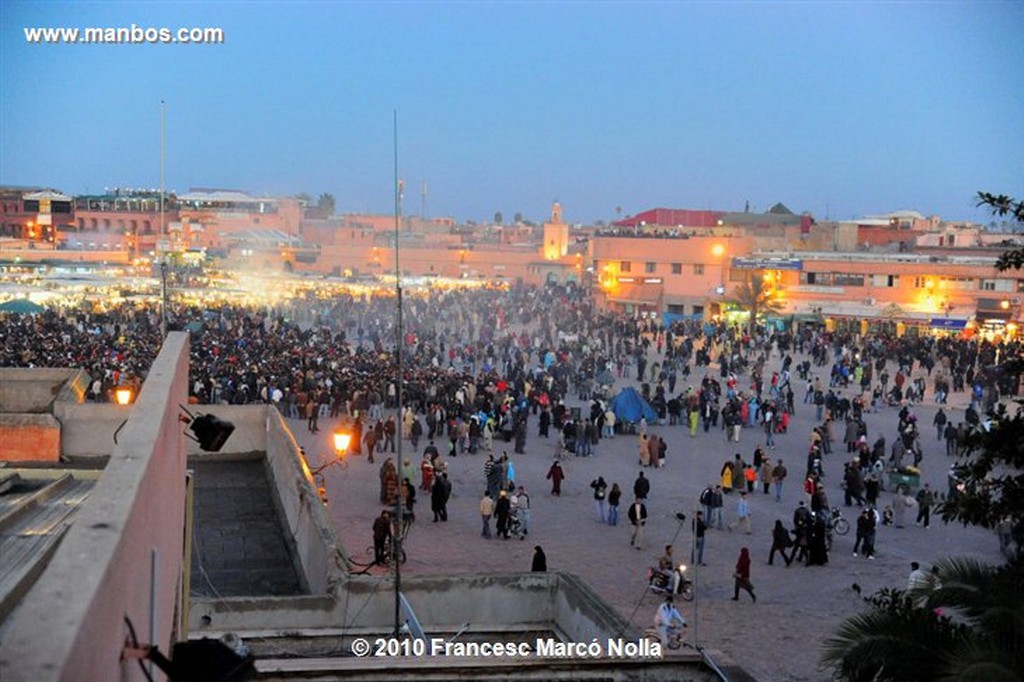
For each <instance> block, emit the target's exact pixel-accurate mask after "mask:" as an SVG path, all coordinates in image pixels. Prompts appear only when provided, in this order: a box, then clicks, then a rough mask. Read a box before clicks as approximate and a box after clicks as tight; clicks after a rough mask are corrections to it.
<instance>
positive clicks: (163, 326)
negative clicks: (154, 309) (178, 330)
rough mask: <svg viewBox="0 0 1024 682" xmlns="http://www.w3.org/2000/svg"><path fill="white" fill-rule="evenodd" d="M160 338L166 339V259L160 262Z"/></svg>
mask: <svg viewBox="0 0 1024 682" xmlns="http://www.w3.org/2000/svg"><path fill="white" fill-rule="evenodd" d="M165 257H166V256H165ZM160 338H161V339H165V340H166V339H167V261H166V260H164V261H161V262H160Z"/></svg>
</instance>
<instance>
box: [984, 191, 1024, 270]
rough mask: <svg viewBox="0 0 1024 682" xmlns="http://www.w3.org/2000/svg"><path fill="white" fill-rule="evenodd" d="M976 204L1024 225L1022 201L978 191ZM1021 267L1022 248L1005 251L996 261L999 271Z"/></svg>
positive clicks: (1022, 259) (1022, 260)
mask: <svg viewBox="0 0 1024 682" xmlns="http://www.w3.org/2000/svg"><path fill="white" fill-rule="evenodd" d="M977 205H978V206H988V207H989V208H990V209H991V210H992V214H993V215H997V216H1000V217H1005V216H1010V218H1011V219H1013V220H1014V221H1016V222H1017V223H1018V224H1020V225H1024V201H1017V200H1016V199H1014V198H1013V197H1010V196H1007V195H1005V194H990V193H988V192H978V203H977ZM1021 267H1024V249H1012V250H1010V251H1007V252H1005V253H1004V254H1003V255H1001V256H1000V257H999V260H998V261H996V269H997V270H1000V271H1005V270H1020V269H1021Z"/></svg>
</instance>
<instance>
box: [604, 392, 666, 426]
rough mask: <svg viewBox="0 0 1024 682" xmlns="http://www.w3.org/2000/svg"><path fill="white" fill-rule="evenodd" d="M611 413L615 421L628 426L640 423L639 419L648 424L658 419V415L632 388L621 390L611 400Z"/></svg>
mask: <svg viewBox="0 0 1024 682" xmlns="http://www.w3.org/2000/svg"><path fill="white" fill-rule="evenodd" d="M612 412H614V413H615V418H616V419H619V420H621V421H623V422H628V423H630V424H634V423H636V422H638V421H640V418H641V417H643V418H645V419H646V420H647V421H649V422H654V421H656V420H657V419H658V413H657V412H655V411H654V408H652V407H651V406H650V405H649V404H647V401H646V400H644V399H643V397H641V395H640V394H639V393H637V391H636V389H635V388H632V387H626V388H624V389H622V390H621V391H619V392H618V394H617V395H616V396H615V397H614V398H612Z"/></svg>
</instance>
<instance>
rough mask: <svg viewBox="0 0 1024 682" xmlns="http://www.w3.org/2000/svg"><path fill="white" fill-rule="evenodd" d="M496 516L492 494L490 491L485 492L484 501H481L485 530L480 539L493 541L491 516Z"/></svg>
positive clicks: (481, 514) (481, 516) (481, 517)
mask: <svg viewBox="0 0 1024 682" xmlns="http://www.w3.org/2000/svg"><path fill="white" fill-rule="evenodd" d="M493 515H494V500H493V499H491V493H490V491H488V490H485V491H484V496H483V499H481V500H480V519H481V520H482V521H483V530H482V531H481V532H480V537H482V538H487V539H488V540H490V539H491V516H493Z"/></svg>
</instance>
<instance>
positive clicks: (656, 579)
mask: <svg viewBox="0 0 1024 682" xmlns="http://www.w3.org/2000/svg"><path fill="white" fill-rule="evenodd" d="M672 572H674V573H676V574H678V576H679V578H678V580H679V584H678V585H677V586H676V591H675V594H678V595H679V596H680V597H682V599H683V601H693V581H692V580H690V579H689V578H687V577H686V564H679V566H678V567H676V568H674V569H673V571H672ZM672 572H665V571H662V570H661V569H659V568H657V567H654V566H652V567H650V568H648V569H647V589H649V590H650V591H651V592H654V593H655V594H669V593H671V592H672V580H673V579H672Z"/></svg>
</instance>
